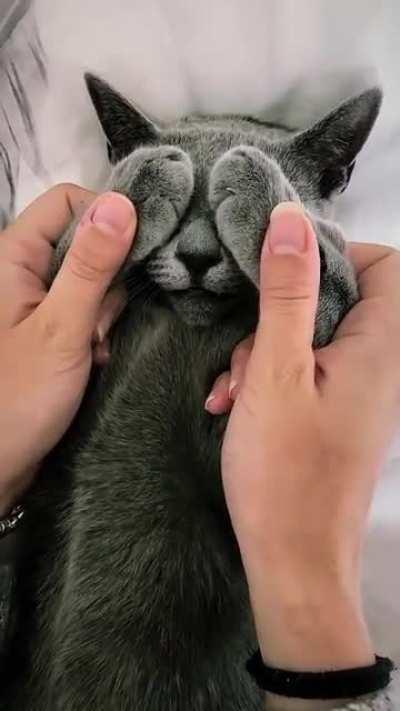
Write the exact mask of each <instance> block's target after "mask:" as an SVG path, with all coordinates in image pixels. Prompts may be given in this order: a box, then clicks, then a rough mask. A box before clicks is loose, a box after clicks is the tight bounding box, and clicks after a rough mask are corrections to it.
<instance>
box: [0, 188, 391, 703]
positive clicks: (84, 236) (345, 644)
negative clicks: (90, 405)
mask: <svg viewBox="0 0 400 711" xmlns="http://www.w3.org/2000/svg"><path fill="white" fill-rule="evenodd" d="M95 200H96V195H95V194H94V193H91V192H89V191H86V190H84V189H83V188H79V187H77V186H72V185H62V186H57V187H56V188H54V189H53V190H52V191H50V192H49V193H47V194H46V195H44V196H42V197H41V198H39V200H37V201H36V202H35V203H33V204H32V205H31V206H30V207H29V208H28V209H27V210H26V211H25V212H24V213H23V214H22V215H21V216H20V218H19V219H18V220H17V221H16V222H15V223H14V224H13V225H12V226H11V227H9V228H8V229H7V230H6V231H5V232H4V233H3V234H1V236H0V237H1V239H0V290H1V293H0V337H1V340H0V343H1V349H0V392H1V393H2V408H1V412H0V428H1V431H2V438H1V442H0V462H1V467H0V514H2V515H5V514H6V513H7V512H8V511H9V510H10V508H11V506H12V505H13V504H14V503H16V502H18V500H19V498H20V497H21V495H22V494H23V492H24V491H25V490H26V489H27V488H28V487H29V485H30V483H31V482H32V479H33V477H34V473H35V471H36V470H37V468H38V466H39V464H40V461H41V459H42V458H43V457H44V456H45V454H46V453H47V452H48V451H49V450H50V449H51V448H52V447H53V446H54V445H55V444H56V442H57V441H58V440H59V438H60V437H61V436H62V434H63V433H64V432H65V430H66V428H67V427H68V425H69V424H70V422H71V420H72V419H73V417H74V415H75V413H76V411H77V409H78V407H79V404H80V401H81V398H82V395H83V392H84V389H85V386H86V383H87V379H88V375H89V371H90V367H91V364H92V362H93V358H94V357H95V358H96V360H97V361H101V360H106V359H107V347H106V340H105V335H106V332H107V330H108V328H109V326H110V324H111V322H112V320H113V319H114V318H115V317H116V315H117V314H118V312H119V311H120V309H121V305H122V299H121V297H120V295H118V294H115V293H114V294H111V295H110V294H107V289H108V287H109V285H110V283H111V281H112V278H113V276H114V274H115V273H116V272H117V271H118V268H119V267H120V265H121V264H122V263H123V261H124V259H125V257H126V255H127V253H128V251H129V249H130V248H131V246H132V241H133V239H134V232H135V229H136V217H135V211H134V208H133V206H132V205H131V204H130V203H129V201H128V200H127V199H126V198H123V197H121V196H118V195H115V194H110V193H109V194H106V196H103V197H102V196H100V197H99V198H97V200H98V201H99V202H96V203H95V204H96V205H97V207H99V205H103V208H104V205H106V208H105V211H104V209H103V214H101V213H100V212H99V210H98V211H97V217H99V219H100V223H97V224H96V218H95V217H94V216H93V212H94V207H93V204H94V201H95ZM89 206H90V207H89ZM87 208H89V214H88V213H87V212H86V213H85V215H84V217H83V218H82V220H81V223H80V226H79V228H78V230H77V232H76V234H75V237H74V239H73V243H72V246H71V248H70V250H69V252H68V254H67V257H66V259H65V261H64V265H63V267H62V269H61V271H60V273H59V276H58V277H57V278H56V280H55V282H54V283H53V285H52V287H51V288H50V290H49V291H48V290H47V287H46V275H47V272H48V267H49V263H50V258H51V251H52V244H53V243H54V242H55V241H56V240H57V238H58V237H59V235H60V234H61V233H62V231H63V230H64V229H65V227H66V225H67V224H68V222H69V221H70V219H71V216H72V215H74V214H75V215H76V214H77V215H79V216H80V215H82V214H83V213H84V211H85V209H87ZM95 214H96V213H95ZM106 222H108V223H110V222H111V225H113V227H112V226H111V227H110V224H108V226H107V225H106ZM118 225H119V226H118ZM296 236H297V237H298V239H300V241H301V240H302V247H301V250H300V252H299V251H293V250H294V246H295V241H296ZM279 237H280V239H279ZM279 244H280V247H279V246H277V245H279ZM274 245H275V246H274ZM282 245H283V247H282ZM351 258H352V259H353V262H354V264H355V267H356V271H357V273H358V277H359V284H360V290H361V297H362V300H361V302H360V303H359V304H358V305H357V306H356V307H355V308H354V309H353V310H352V312H351V313H350V314H349V315H348V316H347V317H346V319H345V320H344V321H343V323H342V325H341V326H340V328H339V329H338V332H337V334H336V337H335V339H334V341H333V343H332V344H331V345H330V346H328V347H326V348H323V349H321V350H319V351H313V349H312V345H311V344H312V333H313V321H314V315H315V308H316V301H317V294H318V280H319V261H318V260H319V256H318V250H317V245H316V240H315V235H314V234H313V231H312V228H311V226H310V224H309V223H308V221H307V219H306V217H305V216H304V214H303V213H302V211H301V210H300V208H299V207H296V206H294V205H291V204H284V205H281V206H279V207H278V208H276V209H275V211H274V213H273V216H272V219H271V224H270V228H269V231H268V234H267V237H266V241H265V244H264V250H263V255H262V260H261V290H260V319H259V325H258V328H257V332H256V334H255V338H253V337H252V338H250V339H247V341H245V342H244V343H242V344H241V345H240V346H238V348H237V349H236V351H235V353H234V354H233V357H232V365H231V372H230V373H227V374H224V375H222V376H221V377H220V378H219V379H218V381H217V382H216V384H215V386H214V388H213V391H212V393H211V398H209V399H208V401H207V403H206V408H207V409H208V410H209V411H210V412H211V413H213V414H218V413H221V412H223V411H226V410H228V409H232V411H231V414H230V419H229V423H228V428H227V432H226V435H225V440H224V445H223V454H222V475H223V482H224V488H225V495H226V500H227V504H228V508H229V511H230V514H231V518H232V522H233V526H234V529H235V532H236V536H237V538H238V542H239V546H240V549H241V553H242V558H243V562H244V566H245V570H246V574H247V578H248V582H249V588H250V594H251V600H252V605H253V611H254V617H255V622H256V628H257V633H258V638H259V643H260V648H261V651H262V654H263V656H264V659H265V661H266V662H267V663H268V664H270V665H272V666H279V667H283V668H287V669H294V670H296V669H297V670H301V671H307V670H311V671H312V670H321V669H324V670H325V669H328V668H329V669H331V668H332V669H342V668H349V667H354V666H364V665H366V664H370V663H373V660H374V650H373V646H372V643H371V640H370V637H369V634H368V629H367V626H366V624H365V620H364V616H363V610H362V605H361V599H360V558H361V552H362V543H363V537H364V534H365V528H366V521H367V516H368V510H369V506H370V502H371V498H372V495H373V491H374V487H375V484H376V481H377V479H378V476H379V473H380V470H381V466H382V461H383V458H384V455H385V451H386V448H387V446H388V443H389V441H390V439H391V437H392V434H393V431H394V428H395V425H396V422H397V420H398V417H399V414H400V366H399V363H400V357H399V356H400V279H399V273H400V254H399V253H398V252H397V251H395V250H392V249H390V248H387V247H380V246H376V245H353V246H352V247H351ZM96 333H97V341H98V340H99V339H100V341H102V343H100V345H99V344H98V343H97V345H95V346H94V345H93V344H94V339H93V336H94V334H96ZM229 390H230V397H229ZM232 404H233V407H232ZM21 433H23V436H22V434H21ZM337 705H338V704H337V703H335V702H334V701H332V702H327V703H326V704H325V706H322V705H321V702H316V704H313V703H312V702H310V701H305V702H304V701H302V700H296V699H295V700H291V699H285V698H283V697H272V696H270V695H268V696H267V697H266V708H267V709H270V710H271V711H284V710H287V711H291V709H293V711H302V710H303V709H304V710H305V709H306V710H307V711H311V709H312V708H316V709H317V708H318V709H322V708H334V707H335V706H337Z"/></svg>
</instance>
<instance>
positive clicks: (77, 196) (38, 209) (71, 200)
mask: <svg viewBox="0 0 400 711" xmlns="http://www.w3.org/2000/svg"><path fill="white" fill-rule="evenodd" d="M96 197H97V195H96V193H94V192H92V191H91V190H86V189H85V188H81V187H80V186H79V185H74V184H73V183H60V184H59V185H56V186H55V187H53V188H50V190H48V191H47V192H46V193H44V194H43V195H40V197H38V198H37V199H36V200H34V202H32V203H31V204H30V205H28V207H27V208H26V209H25V210H24V211H23V212H21V214H20V215H19V216H18V218H17V220H16V221H15V222H14V223H13V224H12V225H10V226H9V227H7V229H6V233H7V234H9V235H12V237H13V238H15V239H18V236H19V235H24V234H26V230H29V235H30V237H40V238H42V239H45V240H46V241H47V242H49V243H50V244H55V243H56V242H57V240H58V238H59V237H60V235H61V234H62V233H63V232H64V231H65V230H66V229H67V227H68V225H69V224H70V223H71V221H72V220H73V219H74V218H76V217H78V218H79V217H80V216H81V215H83V213H84V212H85V210H86V209H87V208H88V207H89V205H90V204H91V203H92V202H93V201H94V200H95V198H96Z"/></svg>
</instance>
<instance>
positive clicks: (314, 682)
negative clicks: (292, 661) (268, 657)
mask: <svg viewBox="0 0 400 711" xmlns="http://www.w3.org/2000/svg"><path fill="white" fill-rule="evenodd" d="M246 667H247V671H248V672H249V674H251V676H252V677H253V678H254V680H255V681H256V683H257V684H258V686H259V687H260V688H261V689H263V690H264V691H269V692H270V693H271V694H277V695H279V696H287V697H290V698H298V699H320V700H322V699H354V698H357V697H358V696H364V695H366V694H372V693H374V692H376V691H379V690H381V689H384V688H385V687H386V686H388V684H389V682H390V677H391V672H392V670H393V668H394V664H393V662H392V661H391V660H390V659H387V658H386V657H378V656H377V657H375V664H372V665H371V666H368V667H358V668H355V669H343V670H340V671H324V672H293V671H287V670H284V669H275V668H273V667H268V666H267V665H266V664H264V661H263V659H262V656H261V652H260V650H257V652H256V653H255V654H253V656H252V657H251V658H250V659H249V661H248V662H247V665H246Z"/></svg>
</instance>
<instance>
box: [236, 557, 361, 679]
mask: <svg viewBox="0 0 400 711" xmlns="http://www.w3.org/2000/svg"><path fill="white" fill-rule="evenodd" d="M357 580H358V576H357V574H355V580H350V581H348V579H346V578H344V579H343V578H342V577H341V576H338V575H329V574H326V575H325V576H322V577H321V576H318V575H314V576H313V575H309V576H308V577H307V576H305V575H304V574H303V575H297V576H295V575H293V571H291V569H290V567H289V566H288V570H287V572H286V574H285V575H283V574H279V575H276V576H275V575H274V571H273V570H270V571H267V573H266V574H264V575H262V574H261V572H260V571H258V572H257V573H256V574H254V573H250V574H249V575H248V581H249V588H250V596H251V602H252V608H253V614H254V619H255V624H256V630H257V636H258V639H259V645H260V650H261V654H262V656H263V659H264V661H265V663H266V664H268V665H269V666H272V667H277V668H281V669H288V670H292V671H326V670H335V669H346V668H354V667H357V666H368V665H369V664H373V663H374V661H375V657H374V651H373V648H372V643H371V640H370V636H369V633H368V629H367V625H366V622H365V619H364V615H363V609H362V602H361V594H360V591H359V585H358V584H357Z"/></svg>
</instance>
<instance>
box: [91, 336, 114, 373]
mask: <svg viewBox="0 0 400 711" xmlns="http://www.w3.org/2000/svg"><path fill="white" fill-rule="evenodd" d="M110 358H111V348H110V340H109V339H108V338H107V336H106V337H105V339H104V340H103V341H101V343H96V344H95V345H94V347H93V363H94V364H95V365H98V366H101V367H104V366H105V365H107V363H108V362H109V360H110Z"/></svg>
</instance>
